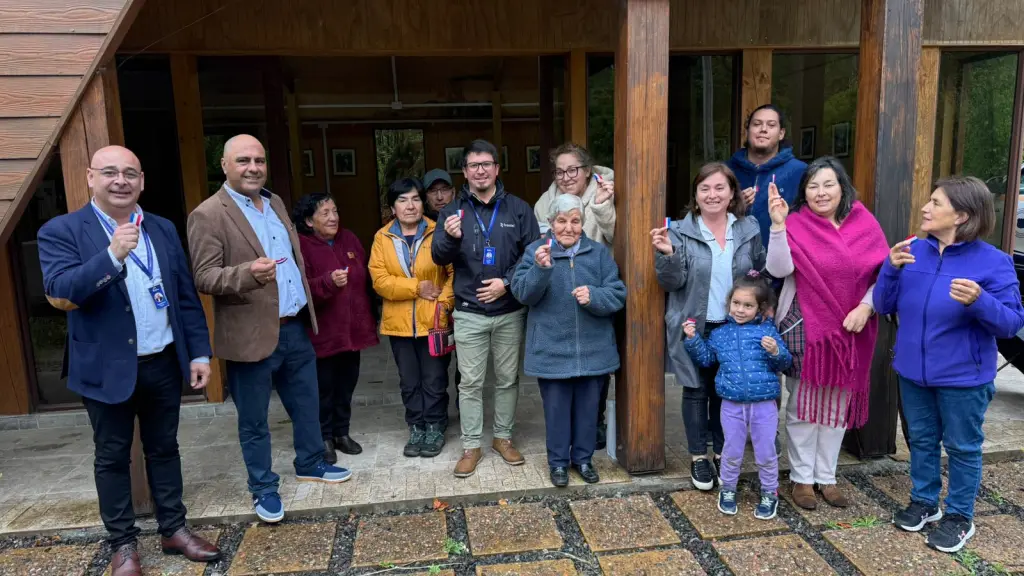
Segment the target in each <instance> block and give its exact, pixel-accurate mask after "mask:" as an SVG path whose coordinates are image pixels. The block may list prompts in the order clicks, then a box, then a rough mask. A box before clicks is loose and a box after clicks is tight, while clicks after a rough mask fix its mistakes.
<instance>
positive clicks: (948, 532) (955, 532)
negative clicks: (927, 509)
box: [925, 514, 974, 554]
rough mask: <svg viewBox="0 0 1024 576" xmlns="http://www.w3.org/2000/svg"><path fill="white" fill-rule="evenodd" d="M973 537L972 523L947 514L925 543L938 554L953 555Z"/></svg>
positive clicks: (957, 515)
mask: <svg viewBox="0 0 1024 576" xmlns="http://www.w3.org/2000/svg"><path fill="white" fill-rule="evenodd" d="M972 536H974V522H971V521H970V520H968V519H967V518H964V517H963V516H961V515H959V514H947V515H946V516H945V517H944V518H943V519H942V520H941V521H940V522H939V527H938V528H936V529H935V530H932V532H931V534H929V535H928V538H927V540H925V542H926V543H927V544H928V545H929V546H931V547H932V548H934V549H936V550H938V551H939V552H946V553H948V554H953V553H955V552H959V551H960V549H961V548H963V547H964V544H967V541H968V540H970V539H971V537H972Z"/></svg>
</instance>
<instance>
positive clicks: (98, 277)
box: [38, 146, 220, 576]
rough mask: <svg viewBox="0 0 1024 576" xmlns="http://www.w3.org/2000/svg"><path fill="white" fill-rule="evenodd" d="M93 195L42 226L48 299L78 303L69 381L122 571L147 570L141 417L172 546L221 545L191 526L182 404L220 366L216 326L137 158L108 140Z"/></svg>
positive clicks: (192, 551) (208, 554)
mask: <svg viewBox="0 0 1024 576" xmlns="http://www.w3.org/2000/svg"><path fill="white" fill-rule="evenodd" d="M86 177H87V178H88V182H89V189H90V190H91V191H92V201H91V202H90V203H89V204H88V205H86V206H84V207H83V208H81V209H79V210H77V211H75V212H72V213H70V214H67V215H64V216H60V217H58V218H54V219H53V220H50V221H49V222H47V223H46V224H45V225H43V227H42V228H41V229H40V230H39V238H38V239H39V260H40V263H41V265H42V269H43V285H44V286H45V288H46V294H47V297H48V298H49V299H50V302H51V303H53V304H54V305H55V306H57V307H58V308H61V309H64V310H67V311H68V336H67V347H68V350H67V356H66V358H67V364H68V365H67V366H66V367H65V368H66V370H67V374H68V388H69V389H71V390H72V391H74V392H77V393H78V394H81V395H82V400H83V402H84V404H85V408H86V411H87V412H88V413H89V421H90V422H91V423H92V428H93V440H94V442H95V445H96V458H95V466H94V467H95V476H96V490H97V493H98V496H99V505H100V517H101V518H102V519H103V524H104V526H106V528H107V531H108V532H109V534H110V544H111V547H112V549H113V550H114V557H113V559H112V560H111V568H112V572H113V576H129V575H136V574H141V568H140V564H139V556H138V551H137V546H136V537H137V536H138V534H139V529H138V528H137V527H136V526H135V513H134V511H133V510H132V500H131V475H130V472H129V464H130V451H131V445H132V440H133V438H134V430H135V418H136V416H138V418H139V426H140V432H141V436H142V446H143V452H144V453H145V456H146V471H147V473H148V476H149V485H150V488H151V489H152V492H153V499H154V501H155V503H156V516H157V522H158V523H159V527H160V534H161V536H162V538H161V545H162V547H163V551H164V553H167V554H183V555H185V557H187V558H188V559H189V560H192V561H195V562H211V561H214V560H217V559H218V558H220V550H218V549H217V548H216V547H215V546H213V545H212V544H210V543H209V542H207V541H205V540H203V539H202V538H199V537H198V536H196V535H194V534H192V533H191V532H190V531H189V529H188V527H187V526H186V525H185V506H184V504H183V503H182V499H181V493H182V478H181V457H180V455H179V453H178V411H179V408H180V407H181V388H182V383H183V381H184V380H185V379H186V378H187V379H188V380H189V382H190V384H191V386H192V388H193V389H200V388H203V387H204V386H206V384H207V381H208V380H209V377H210V355H211V349H210V334H209V331H208V329H207V327H206V317H205V315H204V313H203V308H202V304H201V303H200V301H199V295H198V294H197V293H196V288H195V285H194V284H193V282H192V276H191V274H190V273H189V264H188V261H187V260H186V259H185V252H184V250H183V248H182V244H181V240H180V239H179V237H178V233H177V231H176V230H175V229H174V225H172V224H171V223H170V222H169V221H168V220H166V219H164V218H161V217H159V216H156V215H155V214H150V213H148V212H143V210H142V209H141V208H140V207H139V206H138V199H139V195H140V194H141V193H142V190H143V188H144V183H145V179H144V175H143V173H142V167H141V165H140V163H139V159H138V158H136V157H135V154H133V153H132V152H131V151H130V150H128V149H126V148H122V147H120V146H110V147H107V148H103V149H101V150H99V151H97V152H96V154H95V155H94V156H93V158H92V162H91V164H90V166H89V169H88V171H87V174H86Z"/></svg>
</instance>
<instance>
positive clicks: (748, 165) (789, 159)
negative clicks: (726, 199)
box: [726, 104, 807, 246]
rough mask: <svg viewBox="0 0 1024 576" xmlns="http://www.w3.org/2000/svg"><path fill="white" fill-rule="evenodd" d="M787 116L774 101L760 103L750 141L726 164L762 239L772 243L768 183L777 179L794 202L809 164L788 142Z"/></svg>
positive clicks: (749, 123) (749, 129)
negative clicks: (737, 184) (797, 156)
mask: <svg viewBox="0 0 1024 576" xmlns="http://www.w3.org/2000/svg"><path fill="white" fill-rule="evenodd" d="M785 122H786V117H785V115H783V114H782V110H779V109H778V108H777V107H776V106H775V105H774V104H764V105H762V106H759V107H757V108H756V109H754V111H753V112H752V113H751V114H750V117H749V118H747V141H746V142H745V143H744V147H743V148H741V149H739V150H737V151H736V153H735V154H733V155H732V158H730V159H729V160H728V161H727V162H726V165H727V166H729V168H730V169H731V170H732V171H733V172H734V173H735V174H736V179H737V180H739V183H740V189H741V190H742V191H743V200H744V201H745V202H746V203H747V210H748V213H749V214H750V215H751V216H753V217H754V218H757V223H758V224H760V225H761V241H762V242H763V243H764V245H765V246H768V236H769V233H768V232H769V230H768V229H769V228H770V227H771V225H772V219H771V218H770V217H769V216H768V184H769V183H771V182H775V185H776V186H777V187H778V188H779V194H780V195H782V197H783V198H785V199H786V202H788V203H789V204H790V205H792V204H793V201H794V200H796V195H797V193H798V192H799V189H800V179H801V178H803V176H804V172H805V171H807V164H805V163H803V162H801V161H800V160H797V159H796V158H795V157H794V156H793V148H792V146H789V145H788V144H785V143H784V140H785V139H786V128H785V127H784V126H785Z"/></svg>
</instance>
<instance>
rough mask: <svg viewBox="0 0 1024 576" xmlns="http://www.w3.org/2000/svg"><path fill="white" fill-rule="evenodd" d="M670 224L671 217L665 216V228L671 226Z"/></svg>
mask: <svg viewBox="0 0 1024 576" xmlns="http://www.w3.org/2000/svg"><path fill="white" fill-rule="evenodd" d="M671 225H672V219H671V218H668V217H666V218H665V228H668V227H669V226H671Z"/></svg>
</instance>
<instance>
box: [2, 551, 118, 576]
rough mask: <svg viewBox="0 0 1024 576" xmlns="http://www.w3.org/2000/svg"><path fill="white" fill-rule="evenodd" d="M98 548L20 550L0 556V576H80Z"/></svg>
mask: <svg viewBox="0 0 1024 576" xmlns="http://www.w3.org/2000/svg"><path fill="white" fill-rule="evenodd" d="M99 548H100V546H99V544H90V545H88V546H46V547H40V548H19V549H16V550H8V551H6V552H4V553H3V554H0V574H2V575H3V576H16V575H17V576H21V575H22V574H39V575H43V574H46V575H49V574H61V575H66V576H81V575H82V574H85V571H86V569H88V568H89V563H90V562H92V559H93V557H94V556H96V552H97V551H99Z"/></svg>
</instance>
